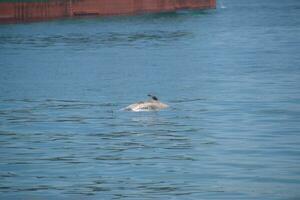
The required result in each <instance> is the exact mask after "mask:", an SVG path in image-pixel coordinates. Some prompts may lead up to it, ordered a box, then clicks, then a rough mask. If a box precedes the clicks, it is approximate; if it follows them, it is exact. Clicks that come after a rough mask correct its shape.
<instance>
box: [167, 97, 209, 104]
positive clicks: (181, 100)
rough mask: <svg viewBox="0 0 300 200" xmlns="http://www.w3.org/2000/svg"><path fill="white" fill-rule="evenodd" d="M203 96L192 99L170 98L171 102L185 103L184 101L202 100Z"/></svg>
mask: <svg viewBox="0 0 300 200" xmlns="http://www.w3.org/2000/svg"><path fill="white" fill-rule="evenodd" d="M203 100H205V99H204V98H194V99H178V100H172V101H170V102H171V103H186V102H193V101H203Z"/></svg>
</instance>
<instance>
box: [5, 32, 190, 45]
mask: <svg viewBox="0 0 300 200" xmlns="http://www.w3.org/2000/svg"><path fill="white" fill-rule="evenodd" d="M191 36H192V34H191V33H189V32H186V31H180V30H179V31H147V32H134V33H120V32H111V33H96V34H89V35H86V34H80V33H70V34H67V35H48V36H44V35H40V34H38V35H27V36H26V37H24V35H18V34H16V35H11V34H9V35H0V47H10V46H11V45H18V46H19V47H22V48H24V47H27V48H32V47H39V48H48V47H52V46H70V47H81V48H84V47H85V46H93V47H102V46H110V47H111V46H122V45H125V46H128V45H135V44H138V43H147V44H148V45H153V44H154V43H156V44H160V45H163V44H165V45H166V44H168V43H169V42H174V41H176V40H180V39H184V38H186V37H191Z"/></svg>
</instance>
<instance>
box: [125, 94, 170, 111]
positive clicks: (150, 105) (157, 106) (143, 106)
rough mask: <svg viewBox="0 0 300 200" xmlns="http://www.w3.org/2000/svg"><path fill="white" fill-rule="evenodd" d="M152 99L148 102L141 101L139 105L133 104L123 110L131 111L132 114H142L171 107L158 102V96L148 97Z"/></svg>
mask: <svg viewBox="0 0 300 200" xmlns="http://www.w3.org/2000/svg"><path fill="white" fill-rule="evenodd" d="M148 96H149V97H151V99H149V100H147V101H140V102H138V103H134V104H131V105H129V106H127V107H126V108H124V109H123V110H126V111H131V112H142V111H144V112H145V111H159V110H162V109H165V108H168V107H169V106H168V105H167V104H164V103H162V102H160V101H159V100H158V98H157V97H156V96H153V95H150V94H149V95H148Z"/></svg>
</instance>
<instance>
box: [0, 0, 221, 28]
mask: <svg viewBox="0 0 300 200" xmlns="http://www.w3.org/2000/svg"><path fill="white" fill-rule="evenodd" d="M215 7H216V0H48V1H45V2H0V23H10V22H12V23H14V22H20V21H21V22H22V21H35V20H48V19H54V18H63V17H74V16H84V15H100V16H106V15H126V14H136V13H145V12H166V11H174V10H178V9H210V8H215Z"/></svg>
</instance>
